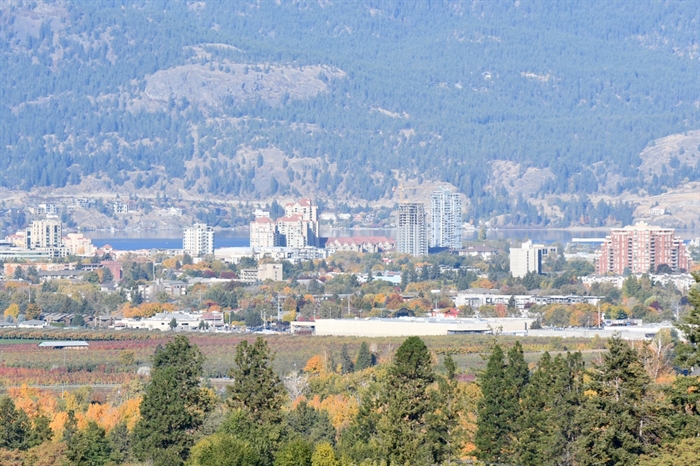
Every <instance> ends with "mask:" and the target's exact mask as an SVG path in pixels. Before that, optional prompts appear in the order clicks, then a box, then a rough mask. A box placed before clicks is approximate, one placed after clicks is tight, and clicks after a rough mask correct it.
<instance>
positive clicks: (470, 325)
mask: <svg viewBox="0 0 700 466" xmlns="http://www.w3.org/2000/svg"><path fill="white" fill-rule="evenodd" d="M534 320H535V319H530V318H503V319H443V318H433V317H400V318H398V319H379V318H374V319H316V321H315V322H292V323H291V331H292V333H296V332H298V331H299V330H301V332H300V333H303V331H304V330H307V331H308V330H309V329H310V330H313V332H314V333H315V334H316V335H319V336H321V335H324V336H356V337H409V336H429V335H457V334H470V333H475V334H479V333H482V334H483V333H508V334H524V333H525V332H527V330H528V329H529V328H530V325H531V324H532V322H534Z"/></svg>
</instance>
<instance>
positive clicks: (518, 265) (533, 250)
mask: <svg viewBox="0 0 700 466" xmlns="http://www.w3.org/2000/svg"><path fill="white" fill-rule="evenodd" d="M556 253H557V248H555V247H554V246H545V245H544V244H532V241H525V242H524V243H522V244H521V245H520V247H519V248H510V273H511V275H513V276H514V277H516V278H523V277H524V276H525V275H527V274H528V273H529V272H534V273H536V274H540V273H542V261H543V260H544V259H545V258H546V257H547V256H548V255H549V254H556Z"/></svg>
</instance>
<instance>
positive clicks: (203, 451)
mask: <svg viewBox="0 0 700 466" xmlns="http://www.w3.org/2000/svg"><path fill="white" fill-rule="evenodd" d="M187 464H190V465H192V466H258V465H260V466H262V465H263V464H264V463H263V462H262V460H261V459H260V456H259V455H258V454H257V452H256V451H255V449H254V448H253V447H252V446H251V445H250V443H249V442H246V441H245V440H241V439H238V438H236V437H234V436H232V435H228V434H224V433H216V434H213V435H210V436H208V437H204V438H203V439H202V440H200V441H199V442H197V444H196V445H195V446H193V447H192V453H191V455H190V459H189V461H188V463H187Z"/></svg>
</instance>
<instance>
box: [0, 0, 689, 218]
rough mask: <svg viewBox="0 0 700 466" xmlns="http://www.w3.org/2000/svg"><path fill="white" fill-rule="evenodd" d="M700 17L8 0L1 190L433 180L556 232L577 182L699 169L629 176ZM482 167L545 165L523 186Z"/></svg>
mask: <svg viewBox="0 0 700 466" xmlns="http://www.w3.org/2000/svg"><path fill="white" fill-rule="evenodd" d="M699 20H700V12H699V10H698V8H697V5H695V3H694V2H691V1H682V0H671V1H652V0H648V1H641V2H629V1H606V2H592V1H570V2H551V1H546V0H519V1H517V2H513V1H487V2H479V1H476V2H462V1H457V0H442V1H429V0H424V1H413V0H409V1H403V0H385V1H379V0H361V1H352V2H348V1H341V2H325V1H320V2H311V1H308V2H307V1H287V0H282V1H273V0H261V1H258V2H252V1H251V2H243V1H242V2H196V1H185V0H169V1H166V0H134V1H128V2H127V1H119V0H99V1H89V2H85V1H82V2H79V1H69V0H55V1H46V0H40V1H34V0H31V1H30V0H19V1H17V2H7V3H4V4H3V5H2V6H1V7H0V119H1V120H2V122H3V124H2V125H1V126H0V186H2V187H5V188H8V189H12V190H26V191H30V190H32V189H36V188H42V187H44V188H63V187H67V186H68V187H70V186H77V187H78V188H79V189H83V190H84V191H89V190H91V189H95V187H96V186H97V187H99V189H107V190H110V189H111V190H119V189H129V190H131V189H133V190H135V191H138V192H144V191H147V192H156V191H159V190H161V191H163V190H166V189H167V188H176V189H181V190H184V191H186V192H190V193H192V194H196V195H200V196H220V197H228V198H239V199H260V198H269V197H271V196H284V195H294V196H297V195H304V196H306V195H309V196H318V197H328V196H331V197H332V198H334V199H338V200H344V201H347V200H355V201H357V200H360V201H377V200H380V199H385V200H386V199H390V198H392V192H393V190H394V189H395V188H397V187H398V185H399V181H400V180H407V181H408V182H409V183H412V184H414V185H419V184H421V183H437V182H447V183H451V184H452V185H453V186H454V187H456V188H457V189H458V190H459V191H460V192H462V193H463V194H464V195H466V196H467V198H468V199H469V200H470V202H469V207H468V212H467V213H466V216H467V217H468V218H474V219H480V218H487V217H489V216H493V215H499V214H504V213H512V214H514V216H513V218H512V219H511V220H512V222H513V223H522V224H525V223H529V224H546V222H547V220H546V219H545V216H544V214H543V212H542V211H541V209H540V208H539V207H537V206H536V205H534V204H533V203H532V198H537V197H540V198H541V197H545V196H557V197H558V198H560V199H559V201H558V202H560V203H561V204H562V205H563V207H561V206H560V208H561V209H562V211H565V212H566V213H565V214H564V217H565V218H564V219H563V220H562V222H563V223H564V224H568V223H571V222H575V221H578V219H579V218H581V215H586V214H590V215H595V214H591V213H592V212H594V210H595V209H596V208H597V207H599V206H598V205H597V204H595V203H593V202H592V201H590V200H589V199H588V196H590V195H593V194H596V193H606V194H610V195H617V194H620V193H622V192H637V191H639V192H646V193H660V192H663V191H665V190H667V189H670V188H674V187H677V186H679V185H682V184H683V183H687V182H689V181H697V180H699V179H700V164H699V163H698V162H697V158H696V159H695V162H693V159H692V158H691V159H688V158H687V157H684V156H683V154H679V155H678V157H675V156H674V158H673V159H672V160H671V162H670V163H669V164H668V165H664V166H663V167H662V169H661V171H659V173H658V174H654V177H653V178H650V177H647V176H646V175H642V173H641V172H640V171H639V167H640V165H641V163H642V160H641V159H640V152H642V150H643V149H644V148H645V147H647V145H648V144H651V143H652V141H654V140H655V139H658V138H662V137H665V136H669V135H672V134H680V133H685V132H688V131H693V130H697V129H698V128H699V121H698V110H697V103H698V76H699V75H700V60H698V57H699V52H698V40H699V37H698V27H697V24H698V21H699ZM690 149H692V151H695V149H696V148H695V147H693V148H690ZM496 161H500V162H507V163H508V164H511V165H510V166H515V167H517V169H518V170H519V172H520V174H524V173H526V172H527V170H529V169H536V170H538V173H541V174H542V178H541V179H540V180H539V181H538V182H536V183H535V184H533V186H531V189H530V190H529V191H528V194H526V195H525V196H522V195H520V196H519V195H517V194H515V191H514V190H513V189H512V187H509V186H501V185H499V184H498V180H497V179H495V178H498V176H497V175H495V174H494V171H493V167H494V165H493V163H494V162H496ZM139 190H142V191H139ZM564 204H566V205H564ZM601 208H604V209H607V210H608V212H606V213H607V214H608V217H610V218H613V219H615V220H617V221H619V222H624V221H625V220H627V219H628V218H629V215H630V206H624V205H623V206H616V205H610V204H606V205H605V206H602V207H601ZM610 210H613V211H614V212H612V213H611V212H610ZM578 211H584V212H583V214H579V212H578ZM515 214H517V215H515ZM590 215H589V216H590ZM608 217H602V218H603V220H602V221H604V220H605V219H607V218H608ZM602 221H601V222H602ZM592 223H600V222H596V221H594V222H592Z"/></svg>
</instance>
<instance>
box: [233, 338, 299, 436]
mask: <svg viewBox="0 0 700 466" xmlns="http://www.w3.org/2000/svg"><path fill="white" fill-rule="evenodd" d="M273 359H274V358H273V356H272V355H271V354H270V349H269V348H268V346H267V342H266V341H265V340H263V339H262V338H260V337H258V338H257V339H256V340H255V343H253V344H252V345H250V344H248V342H247V341H245V340H244V341H242V342H241V343H239V344H238V346H236V355H235V357H234V359H233V364H234V365H233V367H232V368H231V371H230V373H229V377H231V378H232V379H233V384H231V385H229V386H228V387H226V390H227V392H228V395H229V397H228V400H227V401H228V403H229V405H230V406H231V407H233V408H240V409H242V410H243V411H244V412H245V413H246V414H247V415H248V416H249V419H250V421H251V422H253V423H257V424H266V423H274V422H279V421H280V420H281V412H280V409H281V407H282V405H283V404H284V401H285V398H286V396H285V391H284V386H283V385H282V382H281V381H280V379H279V377H278V376H277V374H275V372H274V370H273V369H272V367H271V363H272V360H273Z"/></svg>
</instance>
